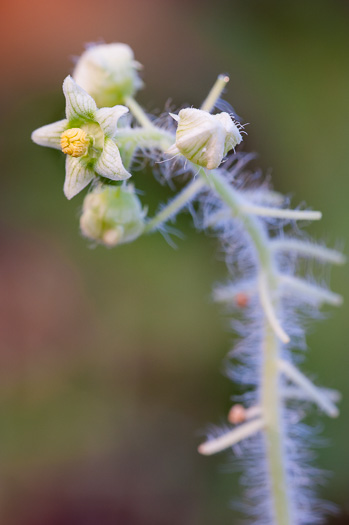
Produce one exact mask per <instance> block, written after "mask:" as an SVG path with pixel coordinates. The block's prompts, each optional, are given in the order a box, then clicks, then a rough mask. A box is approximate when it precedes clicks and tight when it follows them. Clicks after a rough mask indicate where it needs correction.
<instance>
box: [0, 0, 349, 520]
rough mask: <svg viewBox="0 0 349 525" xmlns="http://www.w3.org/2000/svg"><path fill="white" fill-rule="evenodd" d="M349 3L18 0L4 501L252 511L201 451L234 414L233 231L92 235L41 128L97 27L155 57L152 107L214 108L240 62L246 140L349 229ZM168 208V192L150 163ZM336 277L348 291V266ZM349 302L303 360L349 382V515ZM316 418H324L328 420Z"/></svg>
mask: <svg viewBox="0 0 349 525" xmlns="http://www.w3.org/2000/svg"><path fill="white" fill-rule="evenodd" d="M348 24H349V3H348V2H347V1H346V0H343V1H339V0H308V1H307V2H304V1H302V0H295V1H293V2H279V1H277V0H275V1H272V0H265V1H261V0H227V1H222V0H216V1H214V2H212V1H211V2H206V1H205V0H199V1H189V0H187V1H180V0H176V1H172V0H167V1H165V0H128V1H127V2H125V1H121V0H99V1H98V2H97V1H93V0H84V1H83V2H74V1H72V0H60V2H56V1H53V0H30V1H28V0H13V1H12V2H2V3H1V16H0V25H1V31H0V39H1V49H2V65H1V72H2V75H1V77H2V82H1V84H0V91H1V97H0V104H1V124H0V130H1V141H0V143H1V149H2V153H1V206H0V237H1V256H0V311H1V315H0V337H1V348H0V479H1V482H0V508H1V514H0V515H1V521H2V522H3V523H6V524H7V525H44V524H45V525H63V524H64V525H70V524H74V525H90V524H99V525H111V524H121V525H174V524H176V525H177V524H179V523H180V524H181V525H196V524H197V525H208V524H211V523H220V524H228V523H229V524H235V523H237V522H238V515H237V513H236V511H234V510H231V508H230V507H229V502H230V500H231V499H232V498H233V497H236V496H238V495H239V494H240V492H239V490H240V488H239V485H238V476H237V474H236V473H233V472H231V471H230V470H231V469H230V468H227V466H228V467H229V465H230V466H231V462H230V463H229V461H228V460H227V457H226V456H224V455H221V456H217V457H212V458H203V457H200V456H199V455H198V454H197V453H196V446H197V445H198V443H199V442H200V440H201V439H202V433H203V430H204V429H205V427H206V424H207V423H209V422H217V423H219V422H220V421H224V419H225V417H226V413H227V411H228V409H229V406H230V404H229V403H230V402H229V398H230V396H231V395H232V394H233V393H234V385H232V384H231V383H230V382H229V381H228V379H227V378H225V377H224V376H223V375H222V365H221V363H222V360H223V358H224V356H225V355H226V353H227V351H228V349H229V348H230V346H231V344H232V335H231V334H230V333H229V332H228V329H227V322H226V321H225V320H224V318H222V316H221V315H220V309H219V308H218V307H217V306H216V305H214V304H212V302H211V300H210V290H211V285H212V283H213V282H214V281H217V280H218V279H219V278H221V277H222V276H223V275H224V267H223V265H222V263H221V262H220V261H219V258H218V257H217V252H216V244H215V241H214V239H211V238H207V237H204V236H203V235H200V234H198V233H196V232H195V231H194V230H193V229H192V228H191V220H190V217H187V216H183V217H181V218H180V219H179V220H178V221H177V226H178V227H179V228H180V229H181V230H182V231H183V232H185V239H184V240H178V242H177V244H178V248H179V249H178V250H174V249H173V248H171V247H170V246H168V244H166V242H165V241H164V239H163V238H162V237H161V236H160V235H154V236H152V237H148V238H144V239H140V240H139V241H137V242H136V243H134V244H132V245H126V246H123V247H121V248H118V249H115V250H106V249H103V248H101V247H98V248H97V249H91V248H90V247H89V246H88V243H86V241H85V240H84V239H82V238H81V236H80V234H79V231H78V216H79V209H80V207H81V203H82V196H81V195H79V196H78V197H76V198H75V199H74V200H73V201H72V202H68V201H67V200H66V199H65V198H64V196H63V192H62V185H63V178H64V159H63V155H60V153H59V152H57V151H53V150H48V149H44V148H39V147H38V146H36V145H34V144H32V143H31V141H30V133H31V131H32V130H33V129H35V128H37V127H39V126H41V125H43V124H46V123H50V122H52V121H54V120H58V119H60V118H62V117H63V112H64V99H63V95H62V92H61V84H62V81H63V78H64V77H65V76H66V75H67V74H68V73H69V72H71V71H72V67H73V57H74V56H78V55H79V54H80V53H81V52H82V51H83V49H84V45H85V43H87V42H96V41H105V42H115V41H116V42H125V43H128V44H130V45H131V46H132V47H133V49H134V51H135V54H136V58H137V59H138V60H139V61H140V62H141V63H143V64H144V66H145V69H144V72H143V76H144V80H145V82H146V89H145V90H143V91H142V92H141V93H140V95H139V100H140V101H141V102H142V103H143V104H144V105H145V107H146V108H147V109H149V110H152V109H155V110H156V111H158V112H159V111H162V110H163V108H164V106H165V103H166V102H167V100H168V99H171V100H172V102H173V103H174V104H177V105H181V104H182V103H184V102H186V103H188V104H193V105H199V104H200V102H201V101H202V100H203V98H204V97H205V95H206V93H207V92H208V90H209V88H210V87H211V85H212V83H213V81H214V80H215V78H216V75H217V74H218V73H220V72H227V73H230V75H231V83H230V86H229V91H228V94H227V96H226V98H227V99H228V100H229V102H231V103H232V104H233V105H234V108H235V110H236V111H237V112H238V114H239V115H241V116H242V117H243V118H244V120H245V121H246V122H249V123H250V125H249V126H248V133H249V135H248V138H247V139H246V140H245V147H246V150H253V151H258V153H259V159H258V163H259V165H260V166H261V168H262V169H263V170H264V172H265V173H269V172H270V173H271V174H272V177H273V182H274V186H275V188H277V189H278V190H280V191H283V192H286V193H289V194H292V195H293V196H294V198H293V203H294V204H297V203H298V202H299V201H305V202H307V203H308V204H310V205H311V206H312V207H313V208H314V209H321V210H322V211H323V214H324V217H323V220H322V221H321V222H320V223H319V224H313V225H311V227H310V230H309V231H310V232H311V233H312V234H313V235H314V236H315V237H316V238H321V239H325V240H327V241H328V242H329V244H330V245H332V246H333V245H334V246H336V245H337V244H338V242H339V243H340V242H343V243H344V244H345V242H346V240H347V237H348V224H349V208H348V195H349V177H348V166H349V149H348V138H349V132H348V129H349V126H348V122H349V60H348V55H349V30H348V27H349V26H348ZM136 177H137V179H138V180H137V185H139V186H141V187H142V188H143V190H144V191H145V193H146V198H147V200H150V201H151V202H152V203H153V204H155V203H156V202H157V201H158V200H159V199H167V198H169V197H170V195H171V190H170V189H169V188H164V187H161V186H159V185H158V184H157V183H155V182H154V181H152V179H151V177H150V176H149V173H146V172H144V173H138V174H137V176H136ZM332 277H333V278H332V284H333V288H334V290H336V291H339V292H341V293H343V294H344V296H345V297H349V290H348V288H349V275H348V269H347V268H339V269H336V270H335V271H334V272H333V276H332ZM347 336H348V309H347V306H344V307H343V308H342V309H340V310H339V311H336V312H331V313H330V315H328V316H327V319H326V320H325V321H324V322H323V323H320V324H317V325H316V326H315V329H313V330H312V332H311V333H310V334H309V337H308V343H309V353H308V359H307V361H306V363H305V364H304V370H305V371H306V372H308V371H309V372H310V371H311V374H313V375H314V377H316V378H318V380H319V382H321V383H323V384H325V385H327V386H329V387H335V388H338V389H339V390H341V391H342V392H343V395H344V397H343V401H342V403H341V409H342V415H341V417H340V418H339V419H338V420H334V421H332V420H331V421H328V420H325V418H320V419H319V420H317V424H319V425H320V426H322V425H324V427H325V429H324V435H325V436H326V438H327V441H326V446H325V447H323V448H320V449H319V450H318V451H317V454H318V456H319V459H318V464H319V465H321V466H322V467H323V468H324V469H328V470H329V471H331V472H332V475H331V476H330V477H329V479H328V482H327V484H326V485H324V486H323V487H322V488H321V490H320V492H321V494H322V496H323V497H324V498H325V499H329V500H331V501H334V502H336V503H337V504H338V508H339V514H338V515H337V516H335V517H332V518H329V520H328V522H327V523H331V524H340V523H343V524H344V523H348V522H349V521H348V513H349V487H348V481H349V473H348V470H349V469H348V467H349V464H348V463H349V462H348V432H349V421H348V417H349V401H348V400H349V382H348V377H349V375H348V342H347V341H348V337H347ZM315 423H316V422H315Z"/></svg>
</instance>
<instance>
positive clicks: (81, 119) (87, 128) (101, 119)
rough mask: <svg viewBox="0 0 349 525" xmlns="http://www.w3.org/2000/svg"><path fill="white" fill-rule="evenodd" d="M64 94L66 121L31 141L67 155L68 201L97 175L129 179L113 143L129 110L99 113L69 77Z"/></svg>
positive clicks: (38, 133)
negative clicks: (121, 119)
mask: <svg viewBox="0 0 349 525" xmlns="http://www.w3.org/2000/svg"><path fill="white" fill-rule="evenodd" d="M63 93H64V95H65V99H66V118H65V119H63V120H59V121H58V122H54V123H53V124H48V125H47V126H43V127H41V128H39V129H37V130H35V131H34V132H33V133H32V140H33V141H34V142H35V143H36V144H39V145H40V146H47V147H49V148H55V149H59V150H61V151H63V153H65V154H66V155H67V158H66V165H65V171H66V174H65V182H64V188H63V190H64V194H65V196H66V197H67V198H68V199H71V198H72V197H74V196H75V195H77V194H78V193H79V192H80V191H81V190H83V189H84V188H85V187H86V186H87V185H88V184H89V183H90V182H91V181H92V180H93V179H95V178H96V177H98V175H101V176H102V177H106V178H107V179H110V180H114V181H121V180H126V179H128V178H129V177H131V174H130V173H129V172H128V171H127V170H126V169H125V167H124V166H123V163H122V159H121V155H120V151H119V148H118V146H117V143H116V141H115V136H116V133H117V129H118V120H119V119H120V117H122V116H123V115H125V113H127V112H128V108H127V107H125V106H121V105H117V106H114V107H112V108H101V109H98V108H97V105H96V103H95V101H94V100H93V98H92V97H91V96H90V95H89V94H88V93H86V91H84V90H83V89H82V88H81V87H80V86H78V85H77V84H76V82H75V81H74V80H73V79H72V78H71V77H70V76H68V77H67V78H66V79H65V80H64V82H63Z"/></svg>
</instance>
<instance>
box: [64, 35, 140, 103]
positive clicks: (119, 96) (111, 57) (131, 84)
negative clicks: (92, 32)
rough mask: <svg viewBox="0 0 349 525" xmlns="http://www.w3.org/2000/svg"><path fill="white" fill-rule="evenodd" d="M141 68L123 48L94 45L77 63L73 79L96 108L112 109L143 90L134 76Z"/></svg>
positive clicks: (109, 45) (137, 78)
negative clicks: (90, 98) (94, 102)
mask: <svg viewBox="0 0 349 525" xmlns="http://www.w3.org/2000/svg"><path fill="white" fill-rule="evenodd" d="M141 67H142V66H141V64H140V63H139V62H137V61H136V60H135V59H134V55H133V51H132V49H131V48H130V46H128V45H126V44H118V43H114V44H94V45H91V46H89V47H88V49H87V50H86V51H85V52H84V53H83V54H82V55H81V57H80V58H79V59H78V61H77V64H76V67H75V69H74V72H73V78H74V80H75V81H76V82H77V84H79V86H81V87H83V88H84V89H85V90H86V91H87V93H89V94H90V95H91V96H92V97H93V98H94V100H95V101H96V103H97V106H99V107H101V106H114V104H122V103H124V101H125V97H128V96H132V95H134V94H135V92H136V91H137V90H138V89H140V88H141V87H142V86H143V82H142V80H141V79H140V78H139V75H138V70H139V69H141Z"/></svg>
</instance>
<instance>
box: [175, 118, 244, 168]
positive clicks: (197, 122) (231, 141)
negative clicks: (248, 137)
mask: <svg viewBox="0 0 349 525" xmlns="http://www.w3.org/2000/svg"><path fill="white" fill-rule="evenodd" d="M170 115H171V117H172V118H173V119H174V120H176V121H177V122H178V127H177V132H176V143H175V144H174V145H173V146H171V148H170V149H169V150H167V152H166V153H168V154H170V155H176V154H177V153H179V152H180V153H181V154H182V155H183V156H184V157H186V158H187V159H188V160H190V161H192V162H194V163H195V164H198V165H199V166H203V167H204V168H207V169H215V168H218V166H219V165H220V163H221V162H222V160H223V158H224V157H225V155H226V154H227V153H228V152H229V151H230V150H231V149H233V148H235V146H237V145H238V144H240V142H241V141H242V136H241V134H240V131H239V129H238V127H237V125H236V124H235V122H234V121H233V120H232V118H231V117H230V115H229V114H228V113H218V114H217V115H211V114H210V113H209V112H208V111H203V110H202V109H195V108H185V109H182V110H181V111H180V112H179V114H178V115H174V114H172V113H170Z"/></svg>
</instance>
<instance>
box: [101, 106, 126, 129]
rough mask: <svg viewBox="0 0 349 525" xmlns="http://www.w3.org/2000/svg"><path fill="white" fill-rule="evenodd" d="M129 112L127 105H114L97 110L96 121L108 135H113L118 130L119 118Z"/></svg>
mask: <svg viewBox="0 0 349 525" xmlns="http://www.w3.org/2000/svg"><path fill="white" fill-rule="evenodd" d="M127 112H128V108H127V107H126V106H114V107H113V108H102V109H98V110H97V111H96V116H95V118H96V121H97V122H98V124H99V125H100V126H101V128H102V130H103V131H104V134H105V135H106V136H107V137H113V136H114V135H115V132H116V130H117V125H118V120H119V118H120V117H122V116H123V115H125V113H127Z"/></svg>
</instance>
